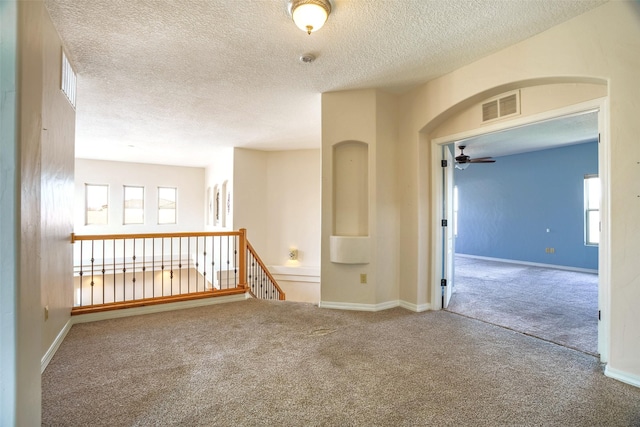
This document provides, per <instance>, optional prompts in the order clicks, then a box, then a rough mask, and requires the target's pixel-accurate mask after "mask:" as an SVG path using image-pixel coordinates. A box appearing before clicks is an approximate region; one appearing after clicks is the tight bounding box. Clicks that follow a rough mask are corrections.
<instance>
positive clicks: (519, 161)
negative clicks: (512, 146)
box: [454, 141, 598, 270]
mask: <svg viewBox="0 0 640 427" xmlns="http://www.w3.org/2000/svg"><path fill="white" fill-rule="evenodd" d="M597 173H598V143H597V141H594V142H588V143H583V144H577V145H571V146H567V147H562V148H554V149H549V150H542V151H535V152H532V153H526V154H517V155H513V156H504V157H497V158H496V163H492V164H472V165H469V167H468V168H467V169H466V170H462V171H461V170H458V169H456V170H455V175H454V182H455V185H456V186H457V187H458V195H459V196H458V200H459V205H458V237H457V239H456V252H457V253H460V254H469V255H478V256H485V257H492V258H502V259H510V260H517V261H527V262H535V263H543V264H554V265H562V266H569V267H578V268H587V269H594V270H595V269H597V268H598V248H597V247H593V246H585V245H584V200H583V198H584V175H586V174H597ZM547 229H549V230H550V231H549V232H547ZM545 248H555V253H553V254H547V253H545Z"/></svg>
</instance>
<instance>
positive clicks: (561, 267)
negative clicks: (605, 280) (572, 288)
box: [456, 253, 598, 274]
mask: <svg viewBox="0 0 640 427" xmlns="http://www.w3.org/2000/svg"><path fill="white" fill-rule="evenodd" d="M456 256H459V257H462V258H472V259H483V260H486V261H496V262H504V263H507V264H520V265H529V266H532V267H543V268H553V269H556V270H567V271H575V272H577V273H591V274H598V270H594V269H591V268H580V267H569V266H566V265H556V264H543V263H541V262H529V261H518V260H514V259H506V258H492V257H488V256H480V255H468V254H458V253H457V254H456Z"/></svg>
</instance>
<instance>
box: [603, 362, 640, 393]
mask: <svg viewBox="0 0 640 427" xmlns="http://www.w3.org/2000/svg"><path fill="white" fill-rule="evenodd" d="M604 374H605V375H606V376H607V377H609V378H613V379H615V380H618V381H622V382H623V383H626V384H629V385H632V386H634V387H638V388H640V376H637V375H632V374H629V373H627V372H624V371H620V370H618V369H615V368H612V367H611V366H610V365H607V366H605V368H604Z"/></svg>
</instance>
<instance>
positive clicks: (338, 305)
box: [318, 300, 432, 313]
mask: <svg viewBox="0 0 640 427" xmlns="http://www.w3.org/2000/svg"><path fill="white" fill-rule="evenodd" d="M318 307H320V308H330V309H336V310H353V311H382V310H388V309H390V308H395V307H402V308H404V309H406V310H410V311H414V312H416V313H420V312H423V311H427V310H431V309H432V308H431V304H420V305H418V304H413V303H410V302H407V301H401V300H395V301H387V302H383V303H379V304H359V303H351V302H332V301H320V303H318Z"/></svg>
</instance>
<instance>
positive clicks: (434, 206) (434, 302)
mask: <svg viewBox="0 0 640 427" xmlns="http://www.w3.org/2000/svg"><path fill="white" fill-rule="evenodd" d="M545 83H548V84H555V83H557V82H554V81H551V80H550V81H547V82H545ZM563 83H566V82H563ZM540 84H541V82H536V85H540ZM598 84H600V85H603V83H602V82H598ZM523 87H527V86H526V85H523ZM603 87H604V88H606V86H603ZM507 88H508V89H509V90H512V89H513V86H512V85H510V86H508V87H507V86H504V87H501V88H497V89H495V90H493V91H491V95H493V94H495V93H496V91H497V92H499V91H500V90H503V89H507ZM485 95H486V97H489V96H491V95H489V94H488V93H485ZM477 103H478V96H474V97H472V98H469V99H468V100H466V101H464V102H461V103H460V104H459V105H456V106H455V107H453V108H450V109H449V110H448V112H445V113H443V114H442V115H441V116H439V117H438V118H437V119H436V120H434V121H432V123H431V124H430V126H429V125H428V126H426V127H425V128H424V130H423V133H422V135H421V145H422V150H423V152H424V153H423V155H422V156H421V158H420V168H421V169H422V170H423V173H424V171H425V170H430V171H431V173H430V175H429V174H424V175H423V176H425V175H426V176H427V177H428V178H430V181H431V185H430V186H429V187H430V188H428V190H430V194H427V193H426V191H423V192H421V193H422V194H421V195H420V197H421V198H425V200H427V199H426V198H430V200H431V202H432V203H431V220H430V221H429V220H424V221H423V220H422V219H421V223H420V225H419V228H422V229H423V232H421V233H420V234H421V235H422V236H424V235H429V234H430V235H431V239H430V241H431V244H430V247H429V248H428V250H430V251H431V254H430V255H431V262H430V275H431V277H430V283H431V286H430V299H431V306H432V308H433V309H440V308H442V305H443V304H442V298H441V295H442V292H443V289H445V288H441V287H440V286H438V285H440V283H441V281H442V279H445V280H446V279H447V277H446V276H447V274H448V273H447V271H452V268H451V267H450V265H451V264H450V263H451V262H452V259H451V256H447V253H452V251H448V250H447V238H446V237H447V236H446V229H445V228H444V227H442V219H443V216H446V215H448V213H447V211H448V208H449V207H450V202H449V201H448V200H447V194H451V192H449V191H447V187H446V185H445V183H446V177H445V175H444V174H443V172H442V170H441V169H440V168H437V167H436V164H437V163H440V159H441V156H442V152H443V150H442V146H443V145H445V144H448V143H451V142H453V141H455V140H458V139H462V138H469V137H472V136H477V135H481V134H483V133H487V132H495V131H497V130H503V129H507V128H510V127H517V126H524V125H527V124H530V123H535V122H539V121H544V120H549V119H551V118H554V117H558V116H561V115H570V114H577V113H580V112H583V111H587V110H593V111H597V112H598V126H599V130H600V134H601V141H600V144H599V171H598V172H599V175H600V177H601V182H602V188H603V194H602V203H601V223H602V234H601V238H600V239H601V243H600V248H599V284H598V290H599V292H598V303H599V307H600V310H602V313H603V316H602V317H601V319H600V322H599V325H598V336H599V340H598V351H599V353H600V356H601V361H603V362H606V361H607V359H608V348H609V345H608V342H609V336H608V328H607V325H608V321H609V315H610V313H609V309H608V307H609V274H610V273H609V271H610V266H609V234H608V229H609V222H608V221H609V212H608V183H609V155H608V153H609V144H608V134H607V132H606V131H605V130H606V126H607V122H606V117H607V115H606V107H607V103H606V98H597V99H592V100H589V101H585V102H580V103H575V104H571V105H566V106H564V107H562V108H556V109H550V110H547V111H544V112H540V113H537V114H531V115H528V116H526V117H518V118H514V119H511V120H505V121H501V122H496V123H495V124H489V125H486V126H481V127H478V126H477V127H474V128H471V129H468V130H465V131H464V132H459V133H457V134H453V135H448V136H446V137H445V136H440V135H438V136H435V137H434V135H437V132H436V130H437V128H438V126H440V125H441V124H442V123H445V122H446V120H447V119H449V118H452V117H455V116H456V115H457V114H460V112H461V111H464V110H465V108H468V107H469V106H471V105H475V104H477ZM449 215H450V213H449ZM425 252H426V251H425Z"/></svg>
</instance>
